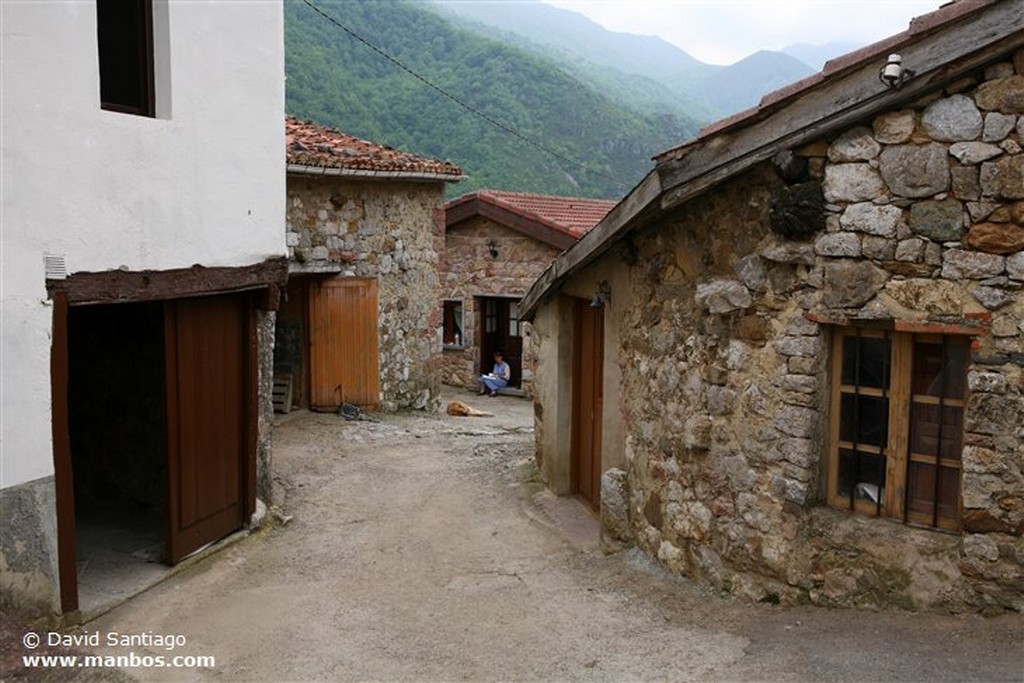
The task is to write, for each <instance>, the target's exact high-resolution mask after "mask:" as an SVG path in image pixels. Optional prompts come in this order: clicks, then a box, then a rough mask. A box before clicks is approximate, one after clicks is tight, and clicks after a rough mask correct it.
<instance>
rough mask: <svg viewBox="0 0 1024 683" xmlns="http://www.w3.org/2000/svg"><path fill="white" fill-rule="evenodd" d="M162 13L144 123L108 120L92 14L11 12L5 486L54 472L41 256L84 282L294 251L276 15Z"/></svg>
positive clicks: (5, 141)
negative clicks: (102, 275)
mask: <svg viewBox="0 0 1024 683" xmlns="http://www.w3.org/2000/svg"><path fill="white" fill-rule="evenodd" d="M154 4H155V8H154V13H155V15H156V21H155V24H156V27H155V32H156V36H155V43H156V52H157V57H156V61H157V64H156V72H157V77H156V82H157V113H158V116H157V118H146V117H140V116H133V115H128V114H119V113H113V112H108V111H104V110H102V109H100V100H99V72H98V56H97V45H96V10H95V6H94V4H93V3H92V2H88V1H83V0H73V1H69V2H48V3H36V2H25V3H7V2H4V3H0V25H2V31H3V40H2V68H3V74H2V84H3V91H2V96H0V103H2V104H0V106H2V139H0V147H2V206H3V209H2V217H0V218H2V220H0V225H2V227H0V229H2V234H0V246H2V266H3V275H2V278H3V284H2V292H0V315H2V330H0V334H2V345H3V346H2V367H0V373H2V375H0V376H2V379H0V384H2V401H3V403H2V429H0V487H8V486H12V485H15V484H19V483H22V482H25V481H30V480H33V479H37V478H39V477H43V476H47V475H50V474H52V472H53V458H52V453H51V447H50V412H49V409H50V395H49V394H50V392H49V386H50V384H49V382H50V380H49V374H50V369H49V334H50V327H51V314H52V309H51V307H50V306H49V304H48V302H47V301H46V289H45V280H44V274H43V254H44V253H47V252H50V253H55V254H61V255H64V256H66V260H67V267H68V272H71V273H74V272H79V271H103V270H108V269H112V268H121V267H126V268H128V269H131V270H142V269H160V270H163V269H170V268H182V267H188V266H191V265H193V264H201V265H204V266H240V265H250V264H254V263H258V262H261V261H263V260H265V259H267V258H270V257H273V256H283V255H284V254H285V251H286V250H285V244H284V209H285V171H284V34H283V30H284V29H283V14H282V9H281V4H280V3H279V2H267V1H264V0H260V1H254V2H243V1H238V2H230V3H205V2H204V3H195V2H185V1H181V2H178V1H176V0H171V1H170V2H169V3H168V2H166V0H155V2H154Z"/></svg>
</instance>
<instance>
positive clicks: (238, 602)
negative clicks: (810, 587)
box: [85, 395, 1024, 681]
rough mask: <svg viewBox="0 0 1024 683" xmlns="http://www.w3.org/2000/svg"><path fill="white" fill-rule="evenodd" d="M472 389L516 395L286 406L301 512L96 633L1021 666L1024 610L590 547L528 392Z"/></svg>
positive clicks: (396, 663)
mask: <svg viewBox="0 0 1024 683" xmlns="http://www.w3.org/2000/svg"><path fill="white" fill-rule="evenodd" d="M459 398H461V399H463V400H466V401H467V402H469V403H472V404H473V405H476V406H478V407H483V408H487V409H492V410H496V411H498V412H500V413H501V414H500V415H499V416H498V417H494V418H452V417H447V416H444V417H430V416H424V415H419V414H404V415H399V416H391V417H387V418H384V420H383V421H381V422H379V423H371V422H353V423H346V422H344V421H343V420H342V419H341V418H339V417H336V416H333V415H316V414H304V415H300V416H297V417H294V418H291V419H288V420H287V421H286V422H285V423H284V424H282V425H280V426H279V427H278V428H277V429H276V431H275V436H274V441H275V445H274V457H275V466H276V468H277V470H278V472H279V473H280V477H281V483H282V486H283V488H284V490H285V491H286V493H287V496H286V501H285V512H287V513H288V514H290V515H293V519H292V521H291V522H290V523H288V524H287V525H284V526H279V527H277V528H274V529H272V530H270V531H268V532H265V533H262V534H259V535H256V536H253V537H250V538H248V539H246V540H244V541H242V542H240V543H238V544H236V545H234V546H232V547H230V548H228V549H227V550H225V551H224V552H222V553H220V554H218V555H216V556H215V557H212V558H210V559H209V560H206V561H204V562H202V563H200V564H199V565H197V566H196V567H193V568H191V569H189V570H187V571H185V572H182V573H180V574H179V575H177V576H175V577H173V578H172V579H170V580H168V581H167V582H165V583H163V584H161V585H159V586H157V587H156V588H154V589H152V590H150V591H149V592H147V593H145V594H143V595H141V596H139V597H137V598H136V599H134V600H132V601H130V602H129V603H127V604H125V605H123V606H121V607H119V608H118V609H116V610H114V611H113V612H111V613H109V614H108V615H106V616H105V617H103V618H101V619H99V620H97V621H95V622H92V623H90V624H88V625H86V627H85V630H86V631H87V632H91V631H99V632H100V633H101V634H106V633H108V632H111V631H116V632H119V633H142V632H154V633H163V634H167V633H170V634H181V635H184V636H185V637H186V639H187V645H186V646H185V647H184V648H179V649H178V650H176V651H175V652H174V653H173V654H184V655H213V656H215V657H216V665H215V666H212V667H202V668H199V669H175V670H170V669H163V670H154V669H149V670H146V669H135V670H133V671H132V673H133V674H135V675H136V676H138V677H139V678H142V679H144V680H207V679H209V680H225V681H241V680H245V681H254V680H269V681H285V680H330V681H346V680H399V679H401V680H498V679H500V680H575V679H584V680H609V681H621V680H843V681H854V680H858V681H859V680H892V681H895V680H908V681H909V680H915V681H917V680H928V681H936V680H951V681H954V680H955V681H967V680H979V681H991V680H1022V678H1024V646H1022V643H1024V618H1022V617H1021V615H1011V616H1008V617H1001V618H995V619H985V618H981V617H977V616H973V615H972V616H962V617H946V616H937V615H905V614H893V613H881V614H880V613H873V612H850V611H828V610H821V609H804V608H800V609H792V608H781V607H773V606H768V605H755V606H750V605H744V604H741V603H737V602H735V601H731V600H728V599H724V598H721V597H717V596H712V595H707V594H705V593H703V592H701V591H700V590H697V589H695V588H694V587H693V586H691V585H690V584H689V583H687V582H685V581H681V580H677V579H673V578H670V577H667V576H665V575H663V574H662V573H661V572H660V571H658V570H657V569H656V568H654V567H652V566H651V565H650V564H649V563H648V562H646V561H645V560H643V559H642V558H641V557H640V556H639V555H637V554H635V553H622V554H619V555H616V556H612V557H605V556H603V555H602V554H601V553H600V552H598V551H597V550H595V549H592V548H593V546H592V544H591V545H590V548H591V549H585V548H586V547H587V544H586V543H583V544H582V545H581V544H580V543H579V542H577V543H576V544H575V545H574V544H572V543H570V542H568V541H567V540H566V538H567V536H566V534H564V533H560V532H559V531H558V530H557V529H556V528H554V527H553V526H552V525H551V524H549V523H546V522H545V521H544V515H543V512H542V510H541V508H540V507H538V505H537V504H535V503H534V502H533V500H532V498H531V496H530V495H529V493H527V492H526V491H527V489H526V487H525V486H524V485H523V483H522V481H521V479H522V473H523V472H524V471H525V469H524V467H523V466H524V463H528V462H529V460H530V453H531V449H532V441H533V437H532V434H531V433H530V424H531V420H532V415H531V408H530V405H529V404H528V403H527V402H525V401H522V400H519V399H513V398H498V399H480V400H476V399H475V397H473V398H472V399H471V397H469V396H468V395H463V396H460V397H459ZM549 502H550V501H549ZM559 504H562V505H564V504H565V501H561V503H559ZM563 509H567V508H563ZM570 517H571V510H570ZM581 528H582V529H585V528H586V523H585V520H584V523H582V526H579V525H578V526H577V528H576V529H575V530H570V531H571V532H572V533H575V534H576V536H577V541H578V535H579V533H580V529H581ZM572 533H570V534H569V535H570V536H571V535H572ZM581 547H583V548H584V549H583V550H581V549H580V548H581ZM99 651H100V652H105V653H110V654H124V650H123V649H111V648H99ZM137 651H138V652H139V653H140V654H142V653H145V652H148V653H150V654H161V651H160V649H159V648H153V647H150V648H137Z"/></svg>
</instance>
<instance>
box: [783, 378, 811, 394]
mask: <svg viewBox="0 0 1024 683" xmlns="http://www.w3.org/2000/svg"><path fill="white" fill-rule="evenodd" d="M779 387H780V388H782V389H784V390H786V391H795V392H796V393H798V394H813V393H816V392H817V391H818V378H817V377H812V376H810V375H783V376H782V378H781V379H780V380H779Z"/></svg>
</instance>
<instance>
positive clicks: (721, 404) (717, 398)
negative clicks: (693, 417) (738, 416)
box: [707, 385, 736, 415]
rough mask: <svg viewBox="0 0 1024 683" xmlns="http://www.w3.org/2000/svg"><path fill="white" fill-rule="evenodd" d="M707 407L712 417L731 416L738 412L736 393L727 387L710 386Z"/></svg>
mask: <svg viewBox="0 0 1024 683" xmlns="http://www.w3.org/2000/svg"><path fill="white" fill-rule="evenodd" d="M707 405H708V412H709V413H710V414H711V415H731V414H732V413H733V412H734V411H735V410H736V392H735V391H733V390H732V389H729V388H727V387H720V386H715V385H712V386H709V387H708V388H707Z"/></svg>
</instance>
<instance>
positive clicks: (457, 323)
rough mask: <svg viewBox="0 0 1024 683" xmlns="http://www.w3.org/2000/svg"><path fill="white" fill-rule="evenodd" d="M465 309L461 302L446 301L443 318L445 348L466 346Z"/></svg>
mask: <svg viewBox="0 0 1024 683" xmlns="http://www.w3.org/2000/svg"><path fill="white" fill-rule="evenodd" d="M462 311H463V308H462V302H461V301H445V302H444V317H443V326H444V327H443V336H442V338H443V340H444V345H445V346H458V347H461V346H463V345H464V344H465V341H466V339H465V337H464V336H463V332H462V331H463V329H465V326H464V324H463V322H464V321H463V312H462Z"/></svg>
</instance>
